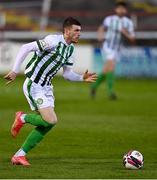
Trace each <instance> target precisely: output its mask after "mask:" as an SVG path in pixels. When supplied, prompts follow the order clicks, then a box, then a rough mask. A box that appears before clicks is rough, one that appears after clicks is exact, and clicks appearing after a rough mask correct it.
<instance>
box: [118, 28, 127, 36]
mask: <svg viewBox="0 0 157 180" xmlns="http://www.w3.org/2000/svg"><path fill="white" fill-rule="evenodd" d="M120 32H121V33H122V34H123V35H124V36H126V35H128V34H129V32H128V30H127V29H126V28H122V29H121V30H120Z"/></svg>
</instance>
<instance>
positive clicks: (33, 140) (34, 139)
mask: <svg viewBox="0 0 157 180" xmlns="http://www.w3.org/2000/svg"><path fill="white" fill-rule="evenodd" d="M53 126H54V125H50V126H48V127H43V126H38V127H36V128H35V129H33V130H32V132H31V133H30V134H29V135H28V137H27V139H26V140H25V142H24V143H23V145H22V147H21V149H23V150H24V152H26V153H28V152H29V151H30V150H31V149H32V148H34V147H35V146H36V145H37V144H38V143H39V142H40V141H41V140H42V139H43V137H44V136H45V134H46V133H48V131H50V129H51V128H52V127H53Z"/></svg>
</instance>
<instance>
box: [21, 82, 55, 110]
mask: <svg viewBox="0 0 157 180" xmlns="http://www.w3.org/2000/svg"><path fill="white" fill-rule="evenodd" d="M23 92H24V94H25V96H26V98H27V101H28V103H29V105H30V108H31V110H38V109H42V108H46V107H54V101H55V98H54V95H53V87H52V86H44V87H42V86H40V85H39V84H36V83H34V82H32V81H31V80H30V79H29V78H26V80H25V82H24V84H23Z"/></svg>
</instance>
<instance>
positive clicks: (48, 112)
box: [38, 107, 57, 124]
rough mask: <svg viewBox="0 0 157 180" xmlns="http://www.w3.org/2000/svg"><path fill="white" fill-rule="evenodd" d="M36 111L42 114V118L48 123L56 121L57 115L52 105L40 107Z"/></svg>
mask: <svg viewBox="0 0 157 180" xmlns="http://www.w3.org/2000/svg"><path fill="white" fill-rule="evenodd" d="M38 111H39V113H40V115H41V116H42V118H43V119H44V120H45V121H47V122H48V123H51V124H56V123H57V116H56V113H55V111H54V108H53V107H46V108H41V109H38Z"/></svg>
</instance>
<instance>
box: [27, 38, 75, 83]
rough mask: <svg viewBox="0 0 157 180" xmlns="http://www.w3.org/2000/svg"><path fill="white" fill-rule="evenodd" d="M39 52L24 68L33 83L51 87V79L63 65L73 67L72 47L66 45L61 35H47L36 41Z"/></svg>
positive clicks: (71, 45)
mask: <svg viewBox="0 0 157 180" xmlns="http://www.w3.org/2000/svg"><path fill="white" fill-rule="evenodd" d="M36 43H37V45H38V47H39V50H38V51H36V52H35V53H34V56H33V57H32V59H31V60H30V61H29V63H28V64H27V66H26V69H25V74H26V76H27V77H28V78H30V79H31V80H32V81H33V82H35V83H37V84H40V85H41V86H44V85H51V79H52V78H53V77H54V75H55V74H56V73H57V72H58V71H59V69H60V68H61V67H63V66H64V65H68V66H72V65H73V59H74V57H73V54H74V53H73V52H74V45H73V44H70V45H68V44H67V43H66V42H65V40H64V37H63V35H48V36H46V38H45V39H43V40H38V41H36Z"/></svg>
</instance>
